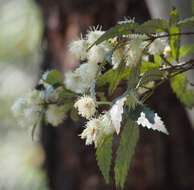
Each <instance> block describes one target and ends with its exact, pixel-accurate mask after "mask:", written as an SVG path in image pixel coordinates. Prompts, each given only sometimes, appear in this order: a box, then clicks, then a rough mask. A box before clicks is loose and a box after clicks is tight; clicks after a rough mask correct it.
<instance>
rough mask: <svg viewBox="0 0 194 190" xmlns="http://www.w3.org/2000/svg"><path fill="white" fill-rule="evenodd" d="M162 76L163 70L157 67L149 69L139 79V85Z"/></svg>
mask: <svg viewBox="0 0 194 190" xmlns="http://www.w3.org/2000/svg"><path fill="white" fill-rule="evenodd" d="M163 76H164V71H160V70H159V69H157V68H153V69H149V70H148V71H146V72H145V73H144V74H143V76H142V78H141V81H140V86H141V85H144V84H146V83H148V82H150V81H155V80H160V79H161V78H162V77H163Z"/></svg>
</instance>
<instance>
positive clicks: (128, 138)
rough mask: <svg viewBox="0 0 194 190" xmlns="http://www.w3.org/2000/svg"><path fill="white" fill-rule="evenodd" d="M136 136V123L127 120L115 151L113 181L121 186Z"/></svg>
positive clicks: (133, 150)
mask: <svg viewBox="0 0 194 190" xmlns="http://www.w3.org/2000/svg"><path fill="white" fill-rule="evenodd" d="M138 138H139V127H138V125H137V124H136V123H135V122H133V121H130V120H128V121H127V123H126V125H125V127H124V129H123V131H122V134H121V140H120V146H119V148H118V151H117V157H116V161H115V167H114V171H115V183H116V185H120V186H121V188H123V187H124V184H125V181H126V177H127V174H128V169H129V166H130V163H131V159H132V156H133V154H134V152H135V147H136V144H137V141H138Z"/></svg>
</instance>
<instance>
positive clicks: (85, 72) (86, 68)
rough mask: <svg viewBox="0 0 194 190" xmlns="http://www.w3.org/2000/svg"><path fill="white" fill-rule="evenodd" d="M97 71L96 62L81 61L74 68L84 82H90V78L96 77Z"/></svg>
mask: <svg viewBox="0 0 194 190" xmlns="http://www.w3.org/2000/svg"><path fill="white" fill-rule="evenodd" d="M97 71H98V65H97V64H91V63H83V64H81V65H80V67H78V68H77V69H76V70H75V73H76V74H77V75H79V76H80V77H81V78H82V80H83V81H84V82H85V83H87V84H91V82H92V80H93V79H94V78H95V77H96V73H97Z"/></svg>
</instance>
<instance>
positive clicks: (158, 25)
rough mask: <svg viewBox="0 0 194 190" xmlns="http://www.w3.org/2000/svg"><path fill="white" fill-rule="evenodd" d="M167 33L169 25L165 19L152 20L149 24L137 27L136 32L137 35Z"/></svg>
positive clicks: (145, 23)
mask: <svg viewBox="0 0 194 190" xmlns="http://www.w3.org/2000/svg"><path fill="white" fill-rule="evenodd" d="M164 31H165V32H167V31H168V25H167V23H166V21H165V20H163V19H152V20H149V21H147V22H144V23H143V24H142V25H140V26H139V27H137V29H136V30H135V32H137V33H145V34H153V33H156V32H164Z"/></svg>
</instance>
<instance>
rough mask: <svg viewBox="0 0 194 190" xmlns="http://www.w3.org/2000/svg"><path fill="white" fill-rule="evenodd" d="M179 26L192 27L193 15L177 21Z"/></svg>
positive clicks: (193, 22)
mask: <svg viewBox="0 0 194 190" xmlns="http://www.w3.org/2000/svg"><path fill="white" fill-rule="evenodd" d="M177 26H178V27H180V28H192V27H194V17H190V18H185V19H183V20H180V21H179V22H178V23H177Z"/></svg>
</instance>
